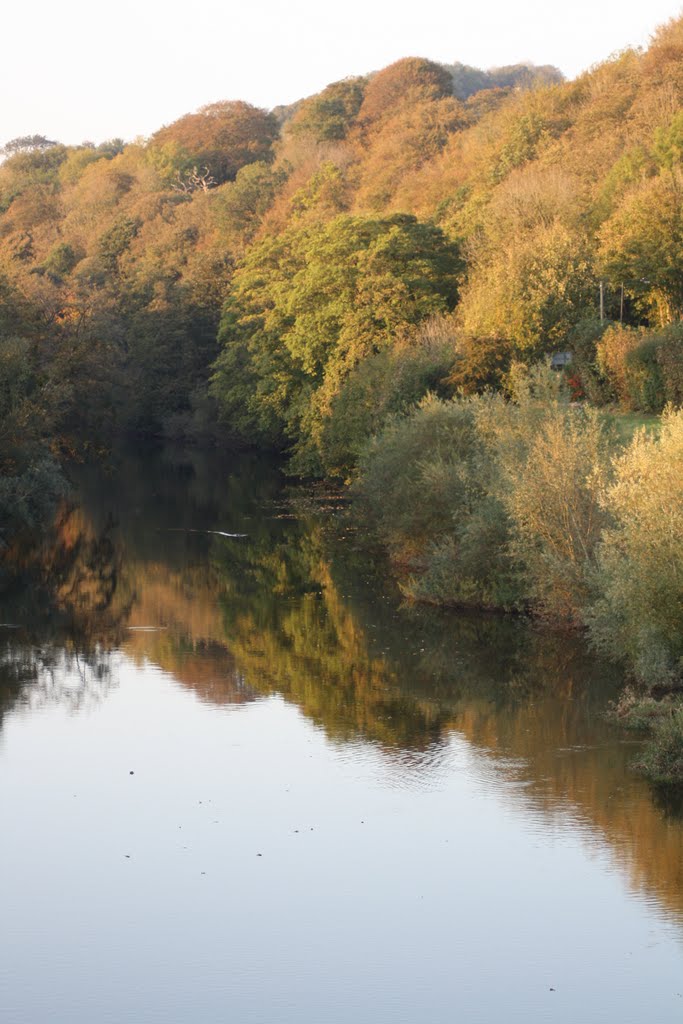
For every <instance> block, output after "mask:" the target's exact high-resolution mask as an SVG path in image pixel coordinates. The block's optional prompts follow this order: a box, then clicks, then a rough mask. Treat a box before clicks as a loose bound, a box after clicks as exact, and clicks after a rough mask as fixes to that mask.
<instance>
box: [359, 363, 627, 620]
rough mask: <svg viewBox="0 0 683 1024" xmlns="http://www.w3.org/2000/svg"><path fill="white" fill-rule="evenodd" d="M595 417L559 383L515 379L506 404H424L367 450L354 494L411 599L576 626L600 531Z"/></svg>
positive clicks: (539, 371)
mask: <svg viewBox="0 0 683 1024" xmlns="http://www.w3.org/2000/svg"><path fill="white" fill-rule="evenodd" d="M606 465H607V451H606V441H605V435H604V430H603V427H602V424H601V421H600V419H599V417H598V414H597V413H595V412H594V411H593V410H590V409H584V408H581V407H576V406H573V405H571V403H570V402H569V399H568V397H567V394H566V392H565V390H564V388H563V385H562V380H561V378H560V376H559V375H558V374H555V373H553V372H552V371H550V370H549V369H548V368H547V367H545V366H543V367H537V368H535V369H533V370H531V371H529V370H526V369H524V368H521V367H517V368H515V369H514V370H513V372H512V373H511V375H510V393H509V395H508V397H503V396H501V395H483V396H478V397H471V398H462V397H461V398H457V399H454V400H453V401H450V402H440V401H437V400H436V399H434V398H431V399H429V400H428V401H426V402H424V403H423V404H422V405H421V406H420V407H419V408H418V409H416V410H415V411H414V412H413V413H412V414H411V415H409V416H407V417H406V418H404V419H400V420H394V421H393V422H392V423H391V425H390V426H389V427H388V428H387V429H386V430H385V431H383V432H382V433H381V434H380V435H379V436H378V437H377V438H376V439H375V440H374V441H373V442H372V444H371V445H370V446H369V447H368V448H367V449H366V451H365V453H364V455H363V457H362V459H361V464H360V481H359V483H358V485H357V487H356V493H357V494H358V495H359V496H360V497H361V498H362V499H363V501H364V503H365V506H366V508H368V509H369V511H370V514H371V517H372V519H373V521H374V522H375V524H376V529H377V532H378V535H379V537H380V539H381V540H382V541H383V542H384V543H385V544H386V546H387V547H388V549H389V551H390V552H391V554H392V556H393V557H394V559H395V560H396V561H399V562H402V563H403V564H404V565H407V566H408V567H409V568H410V571H411V574H410V577H409V578H408V580H407V582H405V583H404V588H405V590H406V592H407V593H408V594H409V596H411V597H413V598H416V599H420V600H429V601H435V602H438V603H459V604H470V605H474V606H487V607H491V606H496V607H504V608H510V607H518V606H519V605H520V604H521V603H522V602H525V603H531V604H533V605H534V606H535V608H536V609H537V611H539V612H540V613H541V614H544V615H546V616H547V617H550V618H553V619H556V620H561V621H570V622H580V621H581V609H582V608H583V606H584V605H585V603H586V601H587V600H588V598H589V594H590V581H591V579H592V575H593V574H592V570H593V569H594V564H595V551H596V547H597V543H598V540H599V537H600V530H601V527H602V525H603V522H604V513H603V510H602V509H601V507H600V504H599V500H598V499H599V491H600V487H601V484H602V480H603V477H604V472H605V469H606Z"/></svg>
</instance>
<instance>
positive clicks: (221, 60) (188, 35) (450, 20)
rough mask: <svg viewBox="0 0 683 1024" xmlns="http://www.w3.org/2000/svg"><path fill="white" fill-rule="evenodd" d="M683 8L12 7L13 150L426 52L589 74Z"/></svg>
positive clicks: (151, 2)
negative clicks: (19, 143)
mask: <svg viewBox="0 0 683 1024" xmlns="http://www.w3.org/2000/svg"><path fill="white" fill-rule="evenodd" d="M681 14H683V9H682V8H681V2H680V0H678V2H676V0H649V2H648V3H647V4H645V3H643V2H642V0H572V2H571V3H570V2H565V3H563V4H561V5H560V4H555V3H552V2H550V0H474V2H472V0H470V2H469V3H466V4H455V3H453V2H450V3H446V2H444V0H441V2H440V3H437V2H435V0H411V2H410V3H408V2H406V0H339V2H337V3H330V2H329V0H328V2H327V3H324V2H322V0H287V2H285V0H242V2H241V3H235V2H233V0H194V2H192V0H118V2H117V3H108V4H106V5H105V4H96V3H94V2H93V0H61V2H57V0H33V2H32V3H28V2H26V0H24V2H23V3H12V4H11V5H9V7H8V9H7V10H4V11H3V44H4V45H3V55H2V60H1V61H0V89H1V90H2V91H1V94H2V95H3V96H4V97H5V101H4V104H3V108H2V109H0V145H2V144H3V143H4V142H6V141H7V140H9V139H12V138H15V137H16V136H19V135H32V134H41V135H46V136H47V137H48V138H52V139H56V140H58V141H60V142H65V143H69V144H76V143H80V142H82V141H84V140H86V139H88V140H91V141H93V142H101V141H103V140H104V139H108V138H113V137H122V138H124V139H126V140H127V141H128V140H131V139H134V138H136V137H140V136H143V137H144V136H148V135H150V134H151V133H152V132H154V131H155V130H156V129H157V128H160V127H161V125H162V124H168V123H169V122H171V121H173V120H175V119H176V118H177V117H180V116H181V115H182V114H184V113H187V112H188V111H191V110H196V109H197V108H198V107H200V106H201V105H202V104H204V103H212V102H215V101H216V100H223V99H244V100H248V101H249V102H250V103H254V104H256V105H257V106H263V107H268V108H270V107H273V106H276V105H278V104H283V103H291V102H293V101H294V100H296V99H299V98H301V97H302V96H307V95H310V94H311V93H314V92H318V91H319V90H320V89H322V88H323V87H324V86H325V85H327V84H328V83H329V82H333V81H337V80H338V79H340V78H344V77H346V76H347V75H357V74H365V73H367V72H368V71H373V70H378V69H379V68H382V67H386V65H387V64H390V63H391V62H392V61H394V60H398V59H399V58H400V57H408V56H420V57H429V58H431V59H432V60H436V61H442V62H445V63H452V62H453V61H461V62H462V63H464V64H471V65H474V66H475V67H482V68H489V67H496V66H501V65H505V64H516V63H520V62H522V61H531V62H533V63H535V64H554V65H556V66H557V67H559V68H560V69H561V70H562V71H563V72H564V74H565V75H567V76H568V77H570V78H573V77H575V76H576V75H577V74H579V73H580V72H581V71H583V70H584V69H586V68H588V67H590V66H591V65H593V64H595V63H597V62H599V61H601V60H604V59H606V58H607V57H609V56H610V54H612V53H615V52H617V51H619V50H622V49H624V48H625V47H627V46H647V44H648V40H649V38H650V37H651V35H652V33H653V32H654V30H655V29H656V28H657V26H658V25H661V24H662V23H664V22H666V21H668V20H669V19H670V18H672V17H677V16H679V15H681Z"/></svg>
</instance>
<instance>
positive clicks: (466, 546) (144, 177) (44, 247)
mask: <svg viewBox="0 0 683 1024" xmlns="http://www.w3.org/2000/svg"><path fill="white" fill-rule="evenodd" d="M3 155H4V162H3V163H2V164H0V377H1V380H0V384H1V385H2V394H1V395H0V402H2V407H1V408H2V424H1V426H0V527H1V528H2V529H4V530H6V531H7V530H8V529H10V528H13V526H12V524H16V525H20V524H21V523H35V522H37V521H38V520H39V519H40V515H41V508H42V507H43V505H44V506H45V507H47V506H49V504H50V500H51V496H54V495H56V494H58V493H59V489H60V486H61V484H60V477H59V472H58V470H57V464H56V462H55V461H54V455H55V453H60V452H61V453H65V452H73V451H78V450H80V449H82V448H83V447H89V446H93V445H99V444H101V443H106V442H107V441H108V440H110V439H111V438H112V437H113V436H114V435H115V434H117V433H121V432H126V433H133V434H135V435H137V436H140V435H143V436H160V435H163V436H169V437H188V436H189V437H194V438H199V437H203V438H211V439H213V440H218V439H220V438H223V439H225V437H226V435H227V436H229V437H230V438H231V440H240V441H241V442H242V443H248V444H258V445H260V446H269V447H273V448H276V449H279V450H281V451H284V452H286V454H287V457H288V459H289V464H290V467H291V468H292V469H293V471H295V472H297V473H299V474H309V475H311V474H312V475H315V474H326V475H333V476H337V477H340V478H343V479H351V478H357V477H358V476H359V474H360V484H359V485H358V487H359V489H360V490H361V491H362V492H363V494H364V496H365V500H366V502H367V506H368V508H370V509H374V512H373V514H374V515H375V518H376V521H377V524H378V530H379V532H380V534H381V536H382V537H383V539H384V540H385V542H386V544H387V545H388V546H389V548H390V550H391V552H392V554H393V555H394V557H395V558H396V559H397V560H399V561H402V562H403V563H404V564H405V563H407V564H409V565H410V566H411V578H410V580H408V581H407V582H406V584H405V586H406V589H407V590H408V591H409V592H410V593H411V594H412V595H413V596H418V597H422V598H429V599H431V600H436V601H455V602H459V603H466V604H478V605H484V606H503V607H508V608H512V607H514V608H519V607H529V606H530V607H533V608H535V609H536V610H537V611H539V612H541V613H542V614H544V615H546V616H548V617H551V618H554V619H558V620H562V621H569V622H572V623H575V624H586V623H588V624H589V625H590V628H591V629H592V630H593V633H594V636H595V638H596V642H598V643H599V644H600V645H601V646H603V647H604V649H610V650H613V651H614V652H616V651H617V649H618V650H619V652H620V654H621V655H624V656H625V657H626V658H627V659H628V661H629V664H630V665H631V666H632V669H633V671H634V672H635V673H636V674H637V675H640V676H643V677H644V676H645V675H647V674H648V672H650V669H647V668H646V667H643V666H647V665H655V663H656V666H657V668H656V674H658V675H660V676H661V675H664V676H667V674H668V677H670V678H673V677H674V676H675V675H676V673H677V672H678V671H679V668H678V662H677V659H678V658H680V652H679V651H678V649H677V648H676V647H675V644H674V643H673V641H672V642H671V643H670V644H669V646H667V644H665V643H664V641H662V640H661V637H662V636H663V635H664V633H665V632H666V629H669V628H671V629H674V628H675V629H679V626H678V625H676V624H674V625H672V624H671V622H669V620H668V619H667V620H666V628H665V626H664V625H662V623H663V622H664V619H662V620H661V621H660V619H659V618H657V615H659V614H660V612H659V611H657V609H660V610H661V607H663V606H662V604H661V602H660V601H659V598H658V597H657V595H655V594H650V595H649V597H648V598H647V600H646V599H645V598H643V601H642V602H641V604H638V602H637V600H636V597H635V596H634V595H633V594H630V593H629V592H628V587H627V586H626V582H625V581H626V580H627V579H628V575H629V573H632V574H633V576H632V578H637V576H638V573H639V572H640V571H641V569H640V568H639V566H640V562H639V559H642V558H645V554H644V549H643V548H642V545H641V541H640V540H639V539H638V537H639V536H640V535H639V534H638V533H637V523H636V520H637V522H640V521H641V520H640V519H638V516H640V514H641V513H640V512H638V513H637V514H636V513H635V512H633V510H634V509H640V508H641V505H640V504H639V503H641V502H645V499H646V493H647V494H650V495H653V494H659V491H658V490H657V487H658V484H657V482H656V481H655V480H654V478H653V480H652V486H651V487H650V486H649V485H648V486H647V487H644V486H642V485H641V484H638V485H637V481H638V480H641V476H639V475H638V474H640V473H641V469H642V474H643V477H642V478H643V479H644V478H645V475H646V468H647V466H646V464H647V463H648V460H649V463H650V464H651V465H652V466H660V465H661V466H662V467H663V466H665V465H669V466H672V467H673V469H672V470H671V472H672V473H673V474H674V475H673V476H672V477H670V476H668V475H666V473H664V471H663V470H662V472H663V476H662V479H665V480H666V487H665V490H664V491H663V492H662V493H661V494H660V497H659V499H658V501H659V504H658V505H657V508H658V509H662V508H663V509H664V513H663V518H662V520H661V521H662V522H665V523H668V524H669V527H671V523H672V522H673V520H671V517H672V516H674V514H675V503H676V501H678V500H679V497H678V491H677V489H676V488H677V487H678V484H677V476H676V474H677V473H678V471H679V458H680V453H679V450H678V448H677V447H676V443H677V442H676V437H677V434H676V431H677V429H678V427H677V426H676V424H677V422H678V421H677V419H676V417H675V416H673V414H671V416H670V417H669V419H667V425H666V426H665V428H664V430H663V433H662V437H661V439H660V440H656V439H650V440H649V441H648V440H646V439H641V441H639V442H637V444H636V446H635V447H634V448H632V449H629V450H628V452H626V453H625V454H624V455H623V457H622V460H621V461H619V460H617V462H613V458H612V457H611V456H610V442H609V441H608V438H607V436H606V433H605V427H604V425H603V424H602V422H601V421H600V419H599V417H598V416H597V415H596V414H595V413H594V412H593V411H591V409H589V408H588V407H587V406H586V405H581V406H577V405H576V404H575V403H576V401H577V400H582V399H585V398H588V399H589V400H590V401H591V403H593V404H594V405H595V404H598V405H599V404H604V403H613V404H614V403H618V404H619V405H621V406H623V407H625V408H626V409H630V410H634V411H636V412H639V413H655V414H660V413H662V411H663V410H664V409H665V407H667V406H671V407H673V408H678V407H680V406H681V405H682V404H683V330H682V328H681V316H682V315H683V284H682V282H683V242H682V239H683V219H682V218H683V214H682V212H681V211H682V209H683V207H682V204H681V199H682V197H683V166H682V162H683V19H678V20H675V21H672V22H671V23H669V24H668V25H665V26H664V27H663V28H662V29H660V30H659V32H658V33H657V34H656V35H655V37H654V39H653V40H652V44H651V46H650V47H649V49H648V50H647V51H644V52H643V51H635V50H628V51H625V52H622V53H620V54H618V55H616V56H614V57H612V58H610V59H609V60H607V61H606V62H605V63H603V64H601V65H599V66H596V67H595V68H593V69H591V70H590V71H588V72H586V73H585V74H583V75H581V76H580V77H579V78H577V79H576V80H575V81H572V82H565V81H563V80H562V77H561V75H560V74H559V72H557V71H556V70H555V69H552V68H548V67H542V68H534V67H530V66H517V67H512V68H502V69H496V70H492V71H488V72H483V71H479V70H477V69H474V68H469V67H466V66H464V65H461V64H455V65H451V66H445V65H440V64H437V63H435V62H433V61H430V60H427V59H423V58H417V57H410V58H406V59H403V60H399V61H397V62H395V63H394V64H392V65H391V66H389V67H387V68H384V69H383V70H380V71H378V72H376V73H374V74H371V75H368V76H365V77H355V78H349V79H345V80H343V81H341V82H335V83H332V84H331V85H329V86H327V87H326V88H325V89H324V90H322V92H321V93H319V94H318V95H317V96H312V97H308V98H306V99H304V100H301V101H300V102H298V103H296V104H293V105H292V106H291V107H288V108H279V109H276V110H274V111H272V112H267V111H264V110H259V109H257V108H255V107H253V106H251V105H250V104H248V103H245V102H241V101H222V102H217V103H213V104H210V105H208V106H205V107H203V108H201V109H200V110H199V111H197V112H195V113H190V114H187V115H185V116H184V117H181V118H180V119H179V120H178V121H176V122H174V123H173V124H170V125H167V126H164V127H162V128H161V129H160V130H159V131H158V132H157V133H156V134H155V135H153V136H152V137H151V138H150V139H149V140H146V141H145V140H138V141H136V142H134V143H131V144H127V145H126V144H124V143H123V142H122V141H121V140H119V139H114V140H111V141H109V142H105V143H103V144H101V145H99V146H95V145H93V144H90V143H84V144H83V145H81V146H64V145H61V144H59V143H57V142H55V141H54V140H51V139H48V138H45V137H44V136H39V135H26V136H24V137H22V138H19V139H14V140H10V141H9V142H8V143H6V145H5V146H4V149H3ZM567 353H569V354H570V358H571V365H570V368H569V369H568V370H565V371H563V374H556V375H555V376H553V375H548V374H545V373H544V372H543V371H534V372H531V373H528V372H526V373H525V372H524V371H523V370H522V369H520V368H519V367H520V366H526V367H527V368H528V367H531V366H534V365H536V364H538V363H539V361H543V359H544V358H546V357H548V356H550V355H552V354H555V355H559V354H562V358H561V359H560V362H561V363H564V362H566V361H567V358H568V357H567ZM511 367H513V368H514V367H516V368H514V369H513V370H512V371H511ZM562 375H564V376H565V377H566V379H567V384H568V386H569V390H568V391H566V392H565V391H563V390H562V388H561V387H560V377H561V376H562ZM454 398H455V401H453V399H454ZM373 438H375V440H373ZM638 445H640V447H638ZM648 445H651V446H653V447H651V448H648V447H647V446H648ZM612 450H613V449H612ZM667 460H668V461H667ZM359 466H360V470H359ZM638 467H640V468H638ZM629 474H630V475H629ZM648 479H649V478H648ZM627 480H629V481H631V482H630V483H629V484H628V486H627V484H626V482H625V481H627ZM425 495H429V496H430V500H428V501H427V502H425V500H424V496H425ZM621 496H625V497H624V499H623V502H622V497H621ZM620 502H622V503H621V504H620ZM41 503H43V505H41ZM667 503H668V504H667ZM644 507H645V506H643V509H644ZM631 513H633V514H634V515H636V520H634V521H631V519H630V518H629V516H630V515H631ZM645 514H646V513H645V511H642V515H643V516H645ZM648 514H649V513H648ZM670 520H671V522H670ZM643 521H644V519H643ZM653 531H654V532H653V533H652V541H653V543H654V540H655V537H656V536H657V534H656V530H655V528H654V526H653ZM662 544H663V547H662V549H661V551H660V550H659V548H658V549H657V552H654V553H653V552H651V551H650V552H649V554H648V556H647V557H650V556H651V557H652V559H654V561H653V562H652V565H654V564H655V563H656V565H657V566H659V564H660V561H661V564H662V565H664V566H665V569H666V572H664V569H663V570H662V572H663V573H664V575H665V579H664V580H663V581H662V585H666V586H667V587H669V590H668V591H667V593H668V594H669V596H670V600H671V602H672V603H673V605H674V606H675V607H678V606H679V605H680V603H681V590H680V581H679V580H678V577H677V576H675V573H677V572H678V569H677V568H676V567H677V566H678V564H679V563H678V561H677V559H678V550H677V548H676V550H674V551H671V550H669V549H667V548H666V544H665V543H664V540H662ZM674 547H675V545H674ZM648 551H649V549H648ZM658 560H659V561H658ZM644 564H645V563H643V565H644ZM649 564H650V563H648V565H649ZM642 571H643V572H645V568H642ZM647 571H648V572H649V571H650V569H648V570H647ZM652 571H653V572H655V570H654V569H652ZM656 571H657V572H659V570H658V569H657V570H656ZM672 574H673V575H672ZM596 579H601V580H602V583H601V584H600V587H597V584H596V582H595V581H596ZM610 581H611V582H610ZM619 581H621V582H619ZM596 587H597V589H596ZM636 608H637V609H638V610H637V611H636V610H635V609H636ZM640 614H642V615H643V616H646V617H648V616H649V618H648V622H651V627H652V628H650V626H648V627H647V628H645V627H644V626H643V628H640V629H639V630H637V629H636V626H635V619H636V617H637V615H640ZM662 614H663V613H662ZM672 614H673V613H672ZM660 618H661V616H660ZM617 622H619V623H621V625H620V626H619V627H618V629H617V626H616V625H615V624H616V623H617ZM619 629H620V630H622V633H619ZM611 631H613V632H611ZM626 634H628V636H629V638H630V641H629V643H625V641H623V639H620V636H625V635H626ZM677 635H678V634H677ZM629 644H630V645H629ZM662 644H663V646H662ZM657 645H659V646H657ZM655 647H656V648H657V651H658V652H659V653H657V654H656V657H655V655H654V654H653V653H652V652H653V651H654V650H655ZM652 671H655V670H654V669H652Z"/></svg>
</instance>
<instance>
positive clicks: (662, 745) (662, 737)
mask: <svg viewBox="0 0 683 1024" xmlns="http://www.w3.org/2000/svg"><path fill="white" fill-rule="evenodd" d="M637 767H638V768H639V769H640V771H642V772H643V774H644V775H646V776H647V777H648V779H650V781H651V782H658V783H665V784H667V785H671V784H675V785H680V784H681V783H683V709H682V708H679V709H677V710H675V711H673V712H671V713H670V714H669V715H666V716H664V717H663V718H662V719H661V720H660V721H659V722H658V724H657V725H656V726H655V728H654V730H653V733H652V737H651V739H650V740H649V742H648V743H647V746H646V747H645V750H644V751H643V755H642V757H641V759H640V761H639V763H638V765H637Z"/></svg>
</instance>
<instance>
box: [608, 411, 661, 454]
mask: <svg viewBox="0 0 683 1024" xmlns="http://www.w3.org/2000/svg"><path fill="white" fill-rule="evenodd" d="M606 416H607V420H608V422H609V423H610V425H611V426H612V427H613V429H614V433H615V435H616V440H617V443H618V444H620V445H623V446H624V447H626V445H628V444H630V443H631V441H632V440H633V437H634V434H635V433H636V431H638V430H640V429H641V428H642V427H644V428H645V430H646V431H647V433H648V434H649V435H650V436H651V437H659V432H660V430H661V426H662V417H661V416H659V415H657V414H656V413H651V412H624V411H622V410H621V409H609V410H607V412H606Z"/></svg>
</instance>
